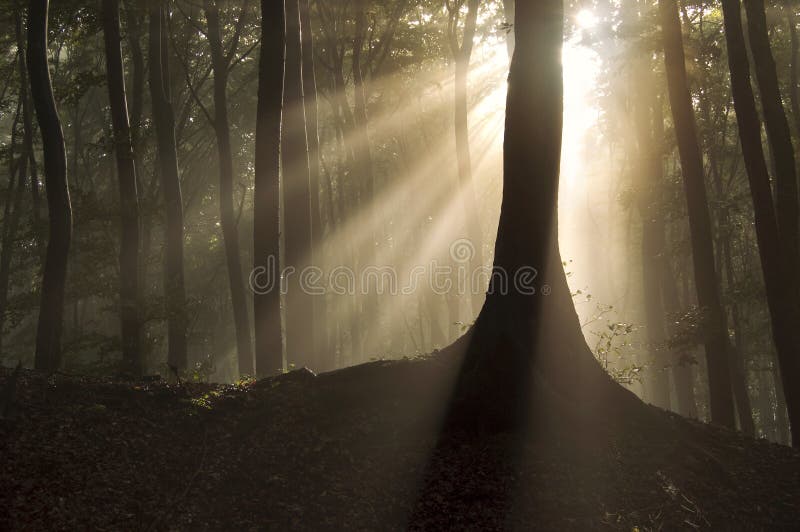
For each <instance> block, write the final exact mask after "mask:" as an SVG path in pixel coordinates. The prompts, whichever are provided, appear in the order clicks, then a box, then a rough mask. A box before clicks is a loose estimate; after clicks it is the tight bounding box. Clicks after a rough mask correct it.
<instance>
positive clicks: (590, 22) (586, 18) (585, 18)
mask: <svg viewBox="0 0 800 532" xmlns="http://www.w3.org/2000/svg"><path fill="white" fill-rule="evenodd" d="M575 22H576V23H577V24H578V26H579V27H581V28H583V29H587V30H588V29H590V28H593V27H595V26H597V16H595V14H594V13H592V12H591V10H589V9H581V10H580V11H579V12H578V14H577V15H575Z"/></svg>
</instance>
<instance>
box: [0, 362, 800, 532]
mask: <svg viewBox="0 0 800 532" xmlns="http://www.w3.org/2000/svg"><path fill="white" fill-rule="evenodd" d="M454 367H455V363H454V360H453V359H452V357H449V355H447V354H439V355H435V356H432V357H428V358H419V359H409V360H401V361H393V362H388V361H386V362H383V361H379V362H374V363H370V364H365V365H362V366H357V367H354V368H349V369H345V370H340V371H338V372H334V373H329V374H323V375H320V376H316V377H315V376H313V374H312V373H311V372H308V371H306V370H299V371H295V372H292V373H289V374H286V375H283V376H280V377H276V378H271V379H266V380H261V381H258V382H251V383H247V384H242V385H238V386H217V385H185V386H176V385H168V384H165V383H163V382H153V383H146V384H145V383H137V384H131V383H125V382H117V381H114V380H108V379H88V378H81V377H77V376H67V375H62V374H56V375H53V376H51V377H49V378H48V377H46V376H45V375H43V374H41V373H35V372H28V371H24V372H22V373H21V374H20V375H19V377H18V379H17V385H16V393H15V401H14V405H13V406H12V408H10V419H4V420H3V421H2V422H0V446H1V448H2V452H1V453H0V456H2V458H0V485H2V486H3V488H2V490H1V491H0V508H2V510H0V528H2V529H3V530H55V529H59V530H80V529H94V530H168V529H173V530H174V529H181V530H211V529H213V530H222V529H225V530H289V529H291V530H326V529H327V530H341V529H348V530H404V529H409V528H410V529H418V530H422V529H425V530H440V529H465V528H466V529H475V530H478V529H480V530H487V529H515V530H530V529H543V530H573V529H574V530H588V529H592V530H603V529H611V530H613V529H618V530H632V529H634V530H635V529H637V527H638V530H676V529H687V530H691V529H714V530H731V529H750V530H752V529H769V530H790V529H793V528H796V526H797V523H798V520H799V519H800V475H799V474H798V471H800V454H798V453H797V452H796V451H794V450H792V449H790V448H787V447H783V446H778V445H775V444H770V443H766V442H763V441H754V440H751V439H748V438H746V437H744V436H742V435H741V434H738V433H734V432H731V431H727V430H723V429H720V428H717V427H713V426H706V425H702V424H700V423H696V422H691V421H687V420H685V419H682V418H680V417H678V416H675V415H672V414H667V413H664V412H663V411H660V410H656V409H652V410H651V412H650V414H651V415H649V416H647V419H646V420H638V421H633V420H625V419H621V420H607V419H606V420H602V419H593V420H588V419H585V418H583V417H582V416H581V415H580V413H577V412H570V411H569V410H568V409H565V408H564V407H563V406H559V405H556V404H540V405H539V406H540V407H541V408H538V409H537V413H538V415H537V419H538V420H539V421H538V422H537V425H536V427H537V428H536V429H535V430H531V431H530V434H528V436H526V437H524V438H514V437H512V436H511V435H509V434H503V433H501V434H475V433H467V432H464V431H461V430H459V429H455V428H454V429H452V430H450V431H448V432H447V433H445V434H443V435H441V438H437V435H438V433H439V430H438V429H439V422H440V420H441V416H442V408H441V406H438V405H441V404H442V403H443V402H442V394H443V391H444V390H446V389H447V388H448V386H449V383H450V382H451V381H452V375H453V371H452V370H453V368H454ZM3 371H4V373H3V376H2V379H0V380H1V381H2V384H3V387H4V388H5V387H6V386H7V385H8V383H9V381H10V380H12V379H10V375H11V372H10V371H7V370H3ZM542 401H547V399H542ZM547 413H549V414H550V415H547ZM437 440H438V445H437ZM520 440H521V441H520ZM434 449H435V451H434Z"/></svg>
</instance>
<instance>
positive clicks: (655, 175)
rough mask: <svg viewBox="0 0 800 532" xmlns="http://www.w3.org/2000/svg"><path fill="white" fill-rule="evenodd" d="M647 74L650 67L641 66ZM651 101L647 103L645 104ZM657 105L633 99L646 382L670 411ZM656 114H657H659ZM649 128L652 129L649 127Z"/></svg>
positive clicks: (656, 400) (655, 400)
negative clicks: (649, 361) (639, 187)
mask: <svg viewBox="0 0 800 532" xmlns="http://www.w3.org/2000/svg"><path fill="white" fill-rule="evenodd" d="M641 66H642V68H643V69H647V72H649V68H650V65H649V64H647V63H645V64H643V65H641ZM641 89H643V92H644V93H647V92H648V89H649V90H652V84H650V83H646V84H645V85H644V86H643V87H641V88H640V90H641ZM648 99H649V100H651V101H650V102H648V101H647V100H648ZM656 105H658V106H660V105H661V102H660V101H659V100H658V99H657V98H646V97H643V95H642V94H640V95H637V97H636V102H635V104H634V106H635V111H634V113H635V114H636V116H637V120H636V122H637V128H636V131H637V137H638V139H639V154H638V158H639V162H638V165H639V168H640V172H639V173H640V175H642V176H646V179H648V182H646V183H644V185H643V190H642V191H641V192H640V197H639V202H638V203H639V205H638V207H639V215H640V217H641V220H642V248H641V251H642V287H643V294H644V310H645V320H646V324H647V328H646V330H645V332H646V334H647V341H648V344H649V350H650V353H651V357H652V359H653V366H652V371H651V372H650V379H649V380H650V382H651V384H652V397H653V401H652V403H653V404H655V405H656V406H660V407H661V408H664V409H669V408H670V393H669V363H668V361H667V360H666V357H665V352H664V342H665V340H666V334H665V330H664V327H665V325H666V323H667V320H666V316H665V313H664V305H663V301H662V299H661V279H662V278H663V273H662V272H661V269H662V267H663V262H664V256H665V245H666V239H665V235H664V217H663V215H662V213H661V211H660V206H659V205H658V202H657V195H656V194H657V189H658V186H659V185H660V183H661V181H662V180H663V162H662V153H661V148H660V142H659V143H658V144H657V143H656V141H655V133H656V132H655V131H654V128H658V127H661V128H662V129H663V121H662V124H661V125H660V126H659V125H658V124H656V123H655V120H651V114H652V111H653V110H654V108H655V106H656ZM659 114H660V113H659ZM651 124H652V127H651Z"/></svg>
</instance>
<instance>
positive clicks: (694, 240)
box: [659, 0, 735, 427]
mask: <svg viewBox="0 0 800 532" xmlns="http://www.w3.org/2000/svg"><path fill="white" fill-rule="evenodd" d="M659 11H660V15H661V27H662V32H663V42H664V62H665V67H666V72H667V88H668V90H669V100H670V106H671V108H672V117H673V122H674V123H675V134H676V136H677V138H678V151H679V153H680V160H681V169H682V170H683V184H684V189H685V191H686V203H687V207H688V212H689V230H690V233H691V245H692V261H693V264H694V276H695V286H696V288H697V301H698V303H699V305H700V308H701V309H702V310H703V313H704V319H705V324H704V325H705V342H704V343H705V351H706V360H707V366H708V387H709V397H710V399H709V403H710V410H711V420H712V421H713V422H714V423H719V424H720V425H724V426H728V427H734V426H735V416H734V408H733V395H732V391H731V375H730V365H729V364H730V360H729V346H728V334H727V328H726V326H725V315H724V313H723V311H722V305H721V303H720V297H719V283H718V279H717V272H716V271H715V269H714V245H713V239H712V234H711V217H710V215H709V212H708V200H707V199H706V188H705V182H704V175H703V158H702V155H701V153H700V146H699V144H698V141H697V128H696V125H695V120H694V111H693V109H692V101H691V95H690V93H689V84H688V81H687V79H686V66H685V58H684V53H683V42H682V37H681V25H680V24H681V23H680V18H679V17H678V5H677V3H676V2H675V0H659Z"/></svg>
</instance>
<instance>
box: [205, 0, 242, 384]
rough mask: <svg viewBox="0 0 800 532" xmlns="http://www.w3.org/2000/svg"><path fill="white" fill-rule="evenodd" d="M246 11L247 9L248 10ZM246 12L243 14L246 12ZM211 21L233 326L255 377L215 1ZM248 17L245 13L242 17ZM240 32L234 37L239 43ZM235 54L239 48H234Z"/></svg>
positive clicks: (209, 0) (210, 4)
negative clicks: (240, 251)
mask: <svg viewBox="0 0 800 532" xmlns="http://www.w3.org/2000/svg"><path fill="white" fill-rule="evenodd" d="M245 8H246V7H245ZM245 8H243V10H244V9H245ZM205 11H206V19H207V21H208V44H209V46H210V47H211V65H212V69H213V71H214V124H213V126H214V132H215V133H216V136H217V151H218V154H219V212H220V225H221V226H222V239H223V242H224V244H225V261H226V264H227V266H228V285H229V287H230V292H231V307H232V309H233V324H234V328H235V330H236V352H237V353H238V362H239V374H240V375H244V374H246V375H253V374H254V371H253V370H254V365H253V345H252V342H251V341H250V318H249V316H248V315H247V298H246V296H245V291H244V290H245V289H244V279H243V278H242V262H241V258H240V255H239V231H238V229H237V227H236V215H235V213H234V208H233V153H232V151H231V134H230V125H229V123H228V98H227V88H228V68H229V67H230V61H231V58H230V57H227V56H226V54H225V52H224V51H223V49H222V37H221V35H220V24H219V8H218V7H217V3H216V2H215V1H214V0H206V1H205ZM239 16H240V17H244V11H243V12H242V13H241V14H240V15H239ZM238 36H239V34H238V30H237V33H236V35H235V36H234V39H235V41H238ZM231 50H232V51H233V52H235V50H236V47H235V46H231Z"/></svg>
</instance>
